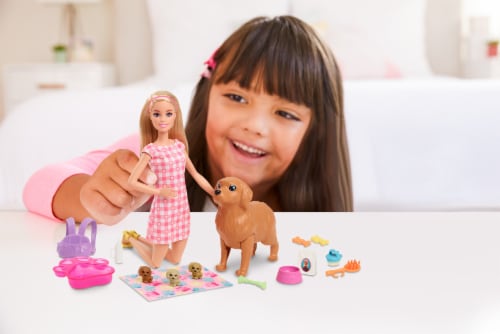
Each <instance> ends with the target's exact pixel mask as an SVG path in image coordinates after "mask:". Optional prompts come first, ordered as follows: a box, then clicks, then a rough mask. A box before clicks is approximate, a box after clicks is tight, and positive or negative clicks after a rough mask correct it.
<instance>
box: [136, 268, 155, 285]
mask: <svg viewBox="0 0 500 334" xmlns="http://www.w3.org/2000/svg"><path fill="white" fill-rule="evenodd" d="M137 273H138V274H139V276H141V277H142V283H151V282H153V275H151V268H149V267H148V266H142V267H140V268H139V270H138V271H137Z"/></svg>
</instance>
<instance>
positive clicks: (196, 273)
mask: <svg viewBox="0 0 500 334" xmlns="http://www.w3.org/2000/svg"><path fill="white" fill-rule="evenodd" d="M201 269H202V267H201V264H199V263H198V262H191V263H190V264H189V265H188V270H189V271H190V272H191V276H192V277H193V279H201V278H202V277H203V272H202V270H201Z"/></svg>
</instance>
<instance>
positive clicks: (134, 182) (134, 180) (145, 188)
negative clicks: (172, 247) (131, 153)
mask: <svg viewBox="0 0 500 334" xmlns="http://www.w3.org/2000/svg"><path fill="white" fill-rule="evenodd" d="M149 160H151V157H150V156H149V154H147V153H141V156H140V158H139V161H138V162H137V164H136V165H135V167H134V169H132V172H131V173H130V176H129V178H128V185H129V186H130V187H131V188H132V189H134V190H136V191H140V192H142V193H144V194H149V195H160V189H158V188H155V187H152V186H150V185H147V184H144V183H142V182H140V181H139V177H140V175H141V174H142V173H143V172H144V170H145V169H146V167H147V166H148V162H149Z"/></svg>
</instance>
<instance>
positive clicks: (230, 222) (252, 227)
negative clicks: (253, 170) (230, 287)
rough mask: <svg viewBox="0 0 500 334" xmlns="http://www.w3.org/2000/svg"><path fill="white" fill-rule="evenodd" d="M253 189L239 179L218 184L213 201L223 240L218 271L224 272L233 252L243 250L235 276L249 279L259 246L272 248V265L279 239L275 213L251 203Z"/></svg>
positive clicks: (267, 207)
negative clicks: (253, 259)
mask: <svg viewBox="0 0 500 334" xmlns="http://www.w3.org/2000/svg"><path fill="white" fill-rule="evenodd" d="M252 196H253V192H252V190H251V189H250V187H249V186H248V185H247V184H246V183H245V182H243V181H242V180H240V179H239V178H236V177H226V178H223V179H220V180H219V181H218V182H217V185H216V188H215V193H214V196H213V199H214V201H215V203H216V204H217V206H218V209H217V215H216V217H215V225H216V227H217V232H218V233H219V236H220V245H221V259H220V263H219V264H218V265H217V266H216V267H215V269H216V270H217V271H225V270H226V265H227V258H228V256H229V252H230V251H231V248H235V249H241V263H240V269H238V270H237V271H236V276H246V274H247V271H248V267H249V265H250V259H251V257H252V256H253V255H254V254H255V250H256V249H257V242H262V243H263V244H264V245H270V246H271V251H270V255H269V257H268V260H269V261H276V260H277V259H278V249H279V245H278V239H277V237H276V220H275V217H274V212H273V210H271V208H270V207H269V206H268V205H267V204H266V203H263V202H258V201H252Z"/></svg>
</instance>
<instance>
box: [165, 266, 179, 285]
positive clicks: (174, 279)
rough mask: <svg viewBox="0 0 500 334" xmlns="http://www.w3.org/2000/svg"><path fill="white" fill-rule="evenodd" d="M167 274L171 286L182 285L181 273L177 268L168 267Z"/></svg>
mask: <svg viewBox="0 0 500 334" xmlns="http://www.w3.org/2000/svg"><path fill="white" fill-rule="evenodd" d="M165 275H166V276H167V279H168V280H169V282H170V286H178V285H181V279H180V273H179V271H178V270H177V269H174V268H171V269H168V270H167V272H166V273H165Z"/></svg>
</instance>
